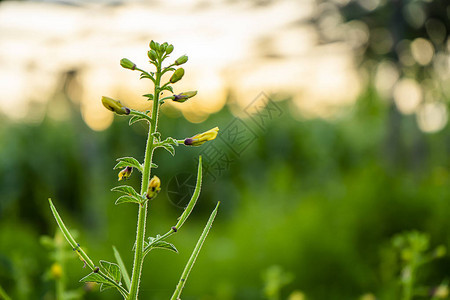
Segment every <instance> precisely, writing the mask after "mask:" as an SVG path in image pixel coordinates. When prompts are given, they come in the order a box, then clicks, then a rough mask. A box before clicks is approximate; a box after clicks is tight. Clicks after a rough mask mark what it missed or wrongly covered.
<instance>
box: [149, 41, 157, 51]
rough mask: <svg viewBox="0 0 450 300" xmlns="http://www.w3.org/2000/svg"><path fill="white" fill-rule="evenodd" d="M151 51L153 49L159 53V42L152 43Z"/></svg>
mask: <svg viewBox="0 0 450 300" xmlns="http://www.w3.org/2000/svg"><path fill="white" fill-rule="evenodd" d="M150 49H153V50H155V51H158V49H159V44H158V43H157V42H155V41H154V40H151V41H150Z"/></svg>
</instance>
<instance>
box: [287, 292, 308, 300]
mask: <svg viewBox="0 0 450 300" xmlns="http://www.w3.org/2000/svg"><path fill="white" fill-rule="evenodd" d="M305 299H306V298H305V294H303V293H302V292H300V291H297V290H295V291H293V292H292V293H291V294H290V295H289V298H288V300H305Z"/></svg>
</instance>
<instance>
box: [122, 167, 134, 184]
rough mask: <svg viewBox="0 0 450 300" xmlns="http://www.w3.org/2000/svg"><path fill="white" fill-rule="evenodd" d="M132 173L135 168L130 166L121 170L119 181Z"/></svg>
mask: <svg viewBox="0 0 450 300" xmlns="http://www.w3.org/2000/svg"><path fill="white" fill-rule="evenodd" d="M131 173H133V168H132V167H129V166H128V167H126V168H125V169H123V170H122V171H120V172H119V181H121V180H126V179H128V178H129V177H130V176H131Z"/></svg>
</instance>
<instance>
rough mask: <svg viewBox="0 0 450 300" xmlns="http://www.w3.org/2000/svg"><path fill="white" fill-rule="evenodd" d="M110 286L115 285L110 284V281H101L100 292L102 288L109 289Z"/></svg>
mask: <svg viewBox="0 0 450 300" xmlns="http://www.w3.org/2000/svg"><path fill="white" fill-rule="evenodd" d="M112 287H115V286H114V285H112V284H111V283H102V284H101V285H100V292H103V291H104V290H107V289H110V288H112Z"/></svg>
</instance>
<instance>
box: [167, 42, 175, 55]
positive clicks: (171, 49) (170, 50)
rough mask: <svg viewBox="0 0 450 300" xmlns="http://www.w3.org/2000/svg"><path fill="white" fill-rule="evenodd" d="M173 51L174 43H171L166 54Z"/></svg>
mask: <svg viewBox="0 0 450 300" xmlns="http://www.w3.org/2000/svg"><path fill="white" fill-rule="evenodd" d="M172 51H173V45H172V44H170V45H169V46H167V48H166V54H170V53H172Z"/></svg>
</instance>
